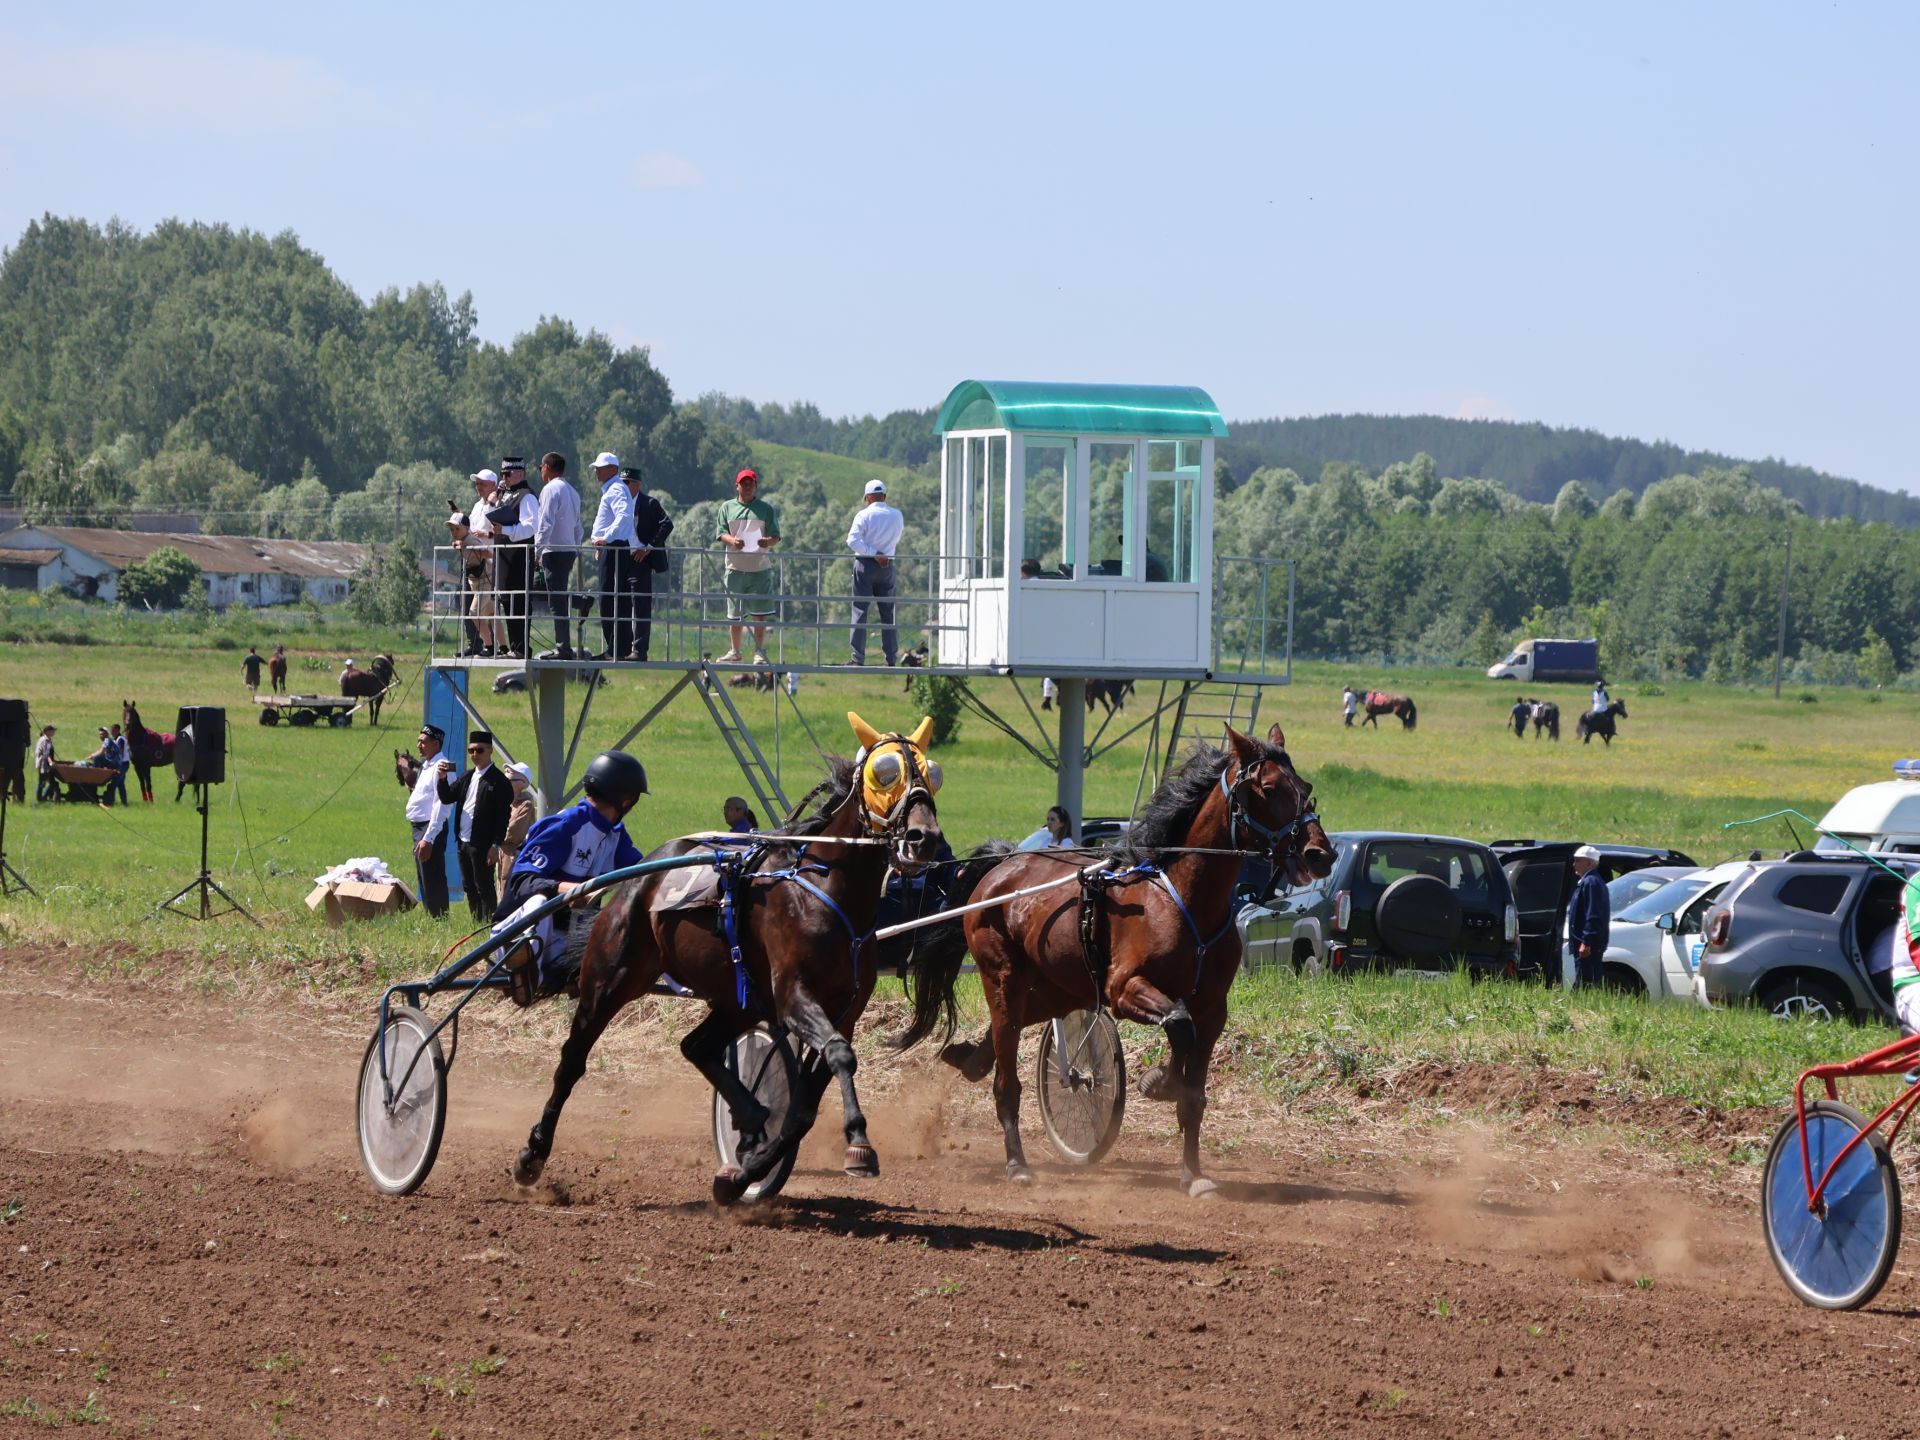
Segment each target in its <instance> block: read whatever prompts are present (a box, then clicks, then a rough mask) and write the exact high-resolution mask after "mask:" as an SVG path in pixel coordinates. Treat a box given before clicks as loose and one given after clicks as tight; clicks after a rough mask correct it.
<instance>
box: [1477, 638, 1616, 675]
mask: <svg viewBox="0 0 1920 1440" xmlns="http://www.w3.org/2000/svg"><path fill="white" fill-rule="evenodd" d="M1487 678H1488V679H1489V680H1522V681H1544V680H1598V679H1599V678H1600V642H1599V641H1598V640H1522V641H1521V642H1520V643H1519V644H1518V645H1516V646H1514V647H1513V653H1512V654H1511V655H1509V656H1507V658H1506V659H1504V660H1502V661H1501V662H1500V663H1499V664H1498V665H1493V666H1490V667H1488V669H1487Z"/></svg>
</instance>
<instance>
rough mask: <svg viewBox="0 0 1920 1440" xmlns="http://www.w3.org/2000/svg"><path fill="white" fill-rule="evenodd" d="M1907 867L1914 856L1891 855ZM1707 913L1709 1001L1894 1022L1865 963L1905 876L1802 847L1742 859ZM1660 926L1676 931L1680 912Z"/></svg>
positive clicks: (1893, 918) (1881, 984)
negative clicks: (1777, 855) (1781, 856)
mask: <svg viewBox="0 0 1920 1440" xmlns="http://www.w3.org/2000/svg"><path fill="white" fill-rule="evenodd" d="M1893 863H1894V868H1895V869H1896V870H1898V871H1900V872H1902V873H1911V872H1912V871H1913V870H1914V869H1915V868H1920V866H1916V864H1915V862H1911V861H1909V862H1906V863H1904V864H1903V863H1900V862H1897V861H1896V862H1893ZM1743 868H1744V872H1745V873H1743V874H1741V875H1739V876H1736V877H1735V878H1734V879H1732V880H1730V881H1729V882H1728V883H1727V886H1726V888H1725V889H1724V890H1723V891H1722V892H1721V893H1720V895H1719V897H1718V899H1717V901H1716V903H1715V904H1713V906H1712V907H1711V908H1710V909H1709V910H1708V911H1707V913H1706V915H1705V917H1704V926H1703V933H1702V935H1701V938H1700V941H1699V954H1700V961H1699V987H1700V993H1701V995H1702V997H1703V998H1704V999H1705V1000H1706V1002H1707V1003H1708V1004H1711V1005H1747V1004H1753V1005H1759V1006H1761V1007H1763V1008H1764V1009H1766V1010H1769V1011H1771V1012H1772V1013H1773V1014H1775V1015H1778V1016H1780V1017H1781V1018H1783V1019H1787V1018H1792V1017H1795V1016H1803V1015H1804V1016H1813V1017H1815V1018H1819V1019H1831V1020H1838V1019H1848V1020H1856V1021H1858V1020H1866V1019H1873V1018H1878V1019H1882V1020H1886V1021H1888V1022H1890V1023H1897V1022H1895V1017H1894V1013H1893V997H1892V995H1891V993H1890V992H1889V991H1888V990H1887V989H1886V988H1885V981H1884V978H1882V979H1881V980H1879V981H1876V980H1875V978H1874V977H1872V976H1870V975H1869V973H1868V969H1867V960H1866V956H1867V951H1868V947H1869V946H1870V945H1871V943H1872V941H1873V940H1874V938H1875V937H1876V936H1877V935H1879V934H1880V932H1881V931H1882V930H1884V929H1886V927H1887V926H1889V925H1893V924H1895V923H1897V922H1898V920H1899V917H1900V891H1901V888H1902V885H1903V883H1904V882H1903V881H1902V880H1900V879H1898V878H1896V877H1895V876H1893V875H1889V874H1888V873H1887V872H1886V871H1885V870H1882V869H1881V868H1880V867H1879V866H1878V865H1876V864H1873V863H1872V862H1870V861H1868V860H1865V859H1863V858H1860V857H1857V856H1852V855H1846V856H1833V855H1825V854H1820V853H1818V852H1815V851H1811V850H1803V851H1801V852H1800V853H1799V854H1797V855H1793V856H1790V857H1788V858H1787V859H1785V860H1772V861H1760V862H1757V863H1753V864H1748V865H1746V866H1745V867H1743ZM1659 923H1660V924H1661V926H1662V928H1663V929H1670V930H1672V931H1674V932H1675V933H1678V931H1679V928H1680V927H1679V917H1675V920H1674V922H1673V923H1672V924H1671V925H1669V924H1668V923H1667V920H1666V917H1665V916H1662V917H1661V920H1660V922H1659Z"/></svg>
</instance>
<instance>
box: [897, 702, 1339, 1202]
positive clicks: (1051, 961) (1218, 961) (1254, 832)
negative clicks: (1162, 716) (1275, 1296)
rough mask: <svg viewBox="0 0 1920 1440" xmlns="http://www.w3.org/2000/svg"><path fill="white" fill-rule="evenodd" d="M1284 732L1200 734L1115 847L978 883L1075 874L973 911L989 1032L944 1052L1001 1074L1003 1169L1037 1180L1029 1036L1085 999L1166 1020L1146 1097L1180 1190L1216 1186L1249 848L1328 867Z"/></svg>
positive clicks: (1063, 855) (979, 895) (1291, 863)
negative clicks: (1204, 1160)
mask: <svg viewBox="0 0 1920 1440" xmlns="http://www.w3.org/2000/svg"><path fill="white" fill-rule="evenodd" d="M1285 741H1286V737H1285V736H1284V735H1282V734H1281V732H1280V727H1279V726H1277V725H1276V726H1274V727H1273V728H1272V729H1271V730H1269V731H1268V732H1267V743H1265V744H1264V745H1263V744H1261V743H1260V742H1259V741H1257V740H1252V739H1249V738H1248V737H1247V736H1245V735H1242V734H1240V733H1239V732H1238V731H1236V730H1234V729H1233V728H1232V727H1231V726H1228V727H1227V732H1226V746H1225V748H1215V747H1214V746H1211V745H1204V744H1203V745H1197V746H1195V747H1194V749H1193V751H1192V752H1191V754H1190V755H1189V756H1188V758H1187V760H1186V761H1185V763H1184V764H1183V765H1182V766H1181V767H1180V769H1179V770H1178V771H1177V772H1176V773H1174V774H1172V775H1170V776H1168V777H1167V779H1166V780H1165V781H1164V782H1162V784H1161V785H1160V787H1159V789H1157V790H1155V791H1154V793H1153V795H1152V797H1151V798H1149V799H1148V801H1147V803H1146V805H1145V806H1144V807H1143V808H1142V810H1141V812H1140V816H1139V818H1138V819H1137V820H1135V822H1134V823H1133V825H1132V827H1131V828H1130V829H1129V830H1128V832H1127V839H1126V841H1125V843H1124V844H1123V845H1122V846H1121V847H1120V848H1118V849H1116V850H1114V851H1112V852H1110V853H1109V854H1107V855H1105V856H1103V857H1102V858H1100V859H1099V860H1097V861H1096V862H1095V863H1094V864H1092V865H1091V866H1089V865H1088V857H1087V856H1086V855H1085V854H1084V853H1080V854H1076V853H1074V852H1072V851H1065V852H1063V851H1060V850H1032V851H1024V852H1021V853H1018V854H1015V855H1012V856H1009V857H1008V858H1006V859H1005V860H1003V861H1001V862H1000V863H999V864H998V865H996V866H995V867H994V868H993V870H992V871H991V872H990V873H988V874H987V875H986V876H985V877H984V878H983V879H982V880H981V881H980V882H979V885H978V886H977V888H976V889H975V890H974V892H973V895H974V899H975V901H976V902H977V901H980V900H987V899H992V898H995V897H1000V896H1008V895H1011V894H1013V893H1014V892H1016V891H1019V890H1022V889H1025V888H1027V887H1029V886H1034V885H1038V884H1041V883H1043V882H1046V881H1053V880H1061V879H1063V878H1064V879H1067V880H1072V879H1073V878H1075V872H1076V871H1079V872H1080V875H1079V880H1080V883H1079V884H1078V885H1075V886H1072V887H1071V888H1070V887H1069V886H1067V885H1060V886H1057V887H1056V888H1053V889H1050V890H1043V891H1041V892H1039V893H1037V894H1032V895H1025V896H1021V897H1020V898H1018V899H1012V900H1008V901H1007V902H1006V903H1005V904H1002V905H995V906H991V907H989V908H986V909H983V910H976V911H974V912H973V913H972V914H970V915H968V916H967V917H966V938H967V948H968V949H969V950H971V951H972V952H973V957H974V961H975V963H976V964H977V965H978V967H979V971H980V984H981V988H982V989H983V990H984V991H985V993H986V1002H987V1014H988V1017H989V1029H988V1034H987V1037H986V1038H985V1039H984V1040H978V1041H974V1042H971V1043H964V1042H963V1043H960V1044H955V1045H949V1046H947V1047H946V1049H944V1050H943V1051H941V1059H943V1060H945V1061H946V1062H947V1063H948V1064H950V1065H952V1066H953V1067H954V1068H955V1069H957V1070H959V1071H960V1073H961V1074H962V1075H964V1076H966V1077H967V1078H968V1079H971V1080H979V1079H982V1078H984V1077H985V1076H986V1074H987V1072H988V1071H989V1070H991V1071H993V1072H994V1081H993V1093H994V1104H995V1108H996V1110H997V1112H998V1114H999V1118H1000V1128H1001V1131H1002V1132H1003V1135H1004V1137H1005V1141H1006V1151H1007V1178H1008V1179H1010V1180H1013V1181H1016V1182H1019V1183H1023V1184H1025V1183H1030V1182H1031V1181H1032V1180H1033V1172H1032V1171H1031V1170H1030V1169H1028V1168H1027V1161H1026V1154H1025V1152H1024V1151H1023V1149H1022V1148H1021V1144H1020V1068H1019V1062H1020V1032H1021V1031H1022V1030H1024V1029H1026V1028H1027V1027H1028V1026H1030V1025H1040V1024H1044V1023H1045V1022H1047V1021H1050V1020H1054V1019H1058V1018H1059V1017H1061V1016H1063V1015H1067V1014H1069V1013H1071V1012H1073V1011H1075V1010H1081V1009H1085V1008H1086V1007H1087V1006H1088V1005H1090V1004H1091V1005H1096V1006H1106V1007H1110V1008H1111V1009H1112V1011H1113V1014H1114V1015H1115V1016H1116V1017H1117V1018H1119V1019H1122V1020H1132V1021H1134V1022H1136V1023H1138V1024H1142V1025H1155V1026H1159V1027H1160V1028H1161V1029H1162V1030H1163V1031H1164V1032H1165V1034H1166V1038H1167V1047H1168V1049H1169V1051H1170V1052H1171V1055H1172V1059H1171V1061H1170V1063H1169V1064H1168V1065H1167V1066H1165V1067H1162V1068H1159V1069H1156V1070H1155V1071H1152V1072H1149V1073H1148V1074H1147V1075H1146V1076H1144V1077H1142V1084H1141V1093H1143V1094H1146V1095H1148V1096H1150V1097H1154V1098H1161V1097H1164V1098H1168V1099H1172V1100H1174V1101H1175V1102H1176V1106H1177V1110H1176V1113H1177V1115H1178V1117H1179V1123H1180V1130H1181V1133H1182V1136H1183V1138H1184V1142H1185V1145H1184V1152H1183V1155H1182V1158H1181V1162H1180V1184H1181V1187H1182V1188H1183V1189H1184V1190H1185V1191H1186V1193H1187V1194H1188V1195H1190V1196H1194V1197H1199V1196H1201V1195H1204V1194H1207V1193H1208V1192H1210V1191H1211V1190H1212V1189H1213V1188H1214V1186H1213V1182H1212V1181H1211V1180H1208V1179H1206V1178H1205V1177H1204V1176H1203V1175H1202V1174H1201V1173H1200V1122H1201V1118H1202V1115H1203V1114H1204V1112H1205V1109H1206V1101H1207V1096H1206V1087H1207V1067H1208V1065H1209V1064H1210V1063H1211V1062H1212V1058H1213V1047H1214V1045H1215V1044H1216V1043H1217V1042H1218V1040H1219V1039H1220V1032H1221V1031H1222V1030H1223V1029H1224V1028H1225V1026H1226V1020H1227V989H1228V987H1229V986H1230V985H1232V983H1233V977H1234V974H1235V972H1236V971H1238V970H1239V968H1240V936H1239V933H1238V932H1237V931H1236V930H1235V929H1234V926H1233V915H1234V911H1235V909H1236V908H1237V902H1236V901H1235V899H1234V882H1235V880H1236V878H1237V877H1238V876H1239V873H1240V867H1241V865H1242V863H1243V862H1244V860H1245V858H1246V855H1247V854H1248V853H1265V854H1266V855H1267V856H1268V857H1269V858H1270V859H1271V860H1272V861H1273V863H1274V865H1275V866H1276V868H1279V869H1283V870H1284V871H1285V873H1286V875H1287V877H1288V878H1289V880H1290V881H1291V882H1292V883H1294V884H1305V883H1307V881H1308V880H1309V878H1310V877H1314V876H1322V877H1324V876H1325V875H1327V874H1328V873H1329V872H1330V871H1331V870H1332V868H1333V860H1334V851H1333V847H1332V845H1331V844H1329V843H1328V840H1327V836H1326V832H1325V831H1324V830H1322V829H1321V828H1320V822H1319V819H1318V818H1317V817H1316V816H1315V815H1314V814H1313V787H1312V786H1311V785H1309V784H1308V783H1307V782H1306V781H1305V780H1304V779H1302V778H1301V777H1300V775H1299V774H1298V773H1297V772H1296V771H1295V770H1294V768H1293V761H1292V760H1291V759H1290V758H1288V755H1287V752H1286V749H1285ZM1189 851H1191V852H1192V853H1188V852H1189ZM930 978H931V977H923V981H922V983H923V984H924V983H926V980H927V979H930ZM947 983H949V984H950V983H951V982H950V981H949V982H947ZM1156 1092H1157V1094H1156Z"/></svg>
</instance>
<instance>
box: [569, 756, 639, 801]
mask: <svg viewBox="0 0 1920 1440" xmlns="http://www.w3.org/2000/svg"><path fill="white" fill-rule="evenodd" d="M580 788H581V789H583V790H585V791H586V792H587V797H588V798H589V799H592V800H605V801H607V802H608V803H609V804H612V805H618V806H619V807H620V813H621V814H622V815H624V814H626V812H627V811H629V810H631V809H632V808H633V807H634V805H635V803H636V802H637V801H638V800H639V799H640V797H641V796H642V795H644V794H646V793H647V769H646V767H645V766H644V765H642V764H641V763H640V762H639V761H638V760H636V759H634V758H633V756H631V755H629V754H627V752H626V751H624V750H602V751H601V752H600V753H599V754H598V755H596V756H594V757H593V762H592V763H591V764H590V765H588V766H587V773H586V774H585V775H584V776H582V777H581V780H580Z"/></svg>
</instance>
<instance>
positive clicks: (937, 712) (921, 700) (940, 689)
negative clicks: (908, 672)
mask: <svg viewBox="0 0 1920 1440" xmlns="http://www.w3.org/2000/svg"><path fill="white" fill-rule="evenodd" d="M913 703H914V704H915V705H916V706H917V707H918V708H919V710H920V713H921V714H922V715H931V716H932V717H933V743H934V744H935V745H946V744H950V743H951V742H952V741H953V740H954V738H955V737H956V736H958V735H959V733H960V682H959V681H957V680H951V679H949V678H948V677H946V676H945V675H916V676H914V677H913Z"/></svg>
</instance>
